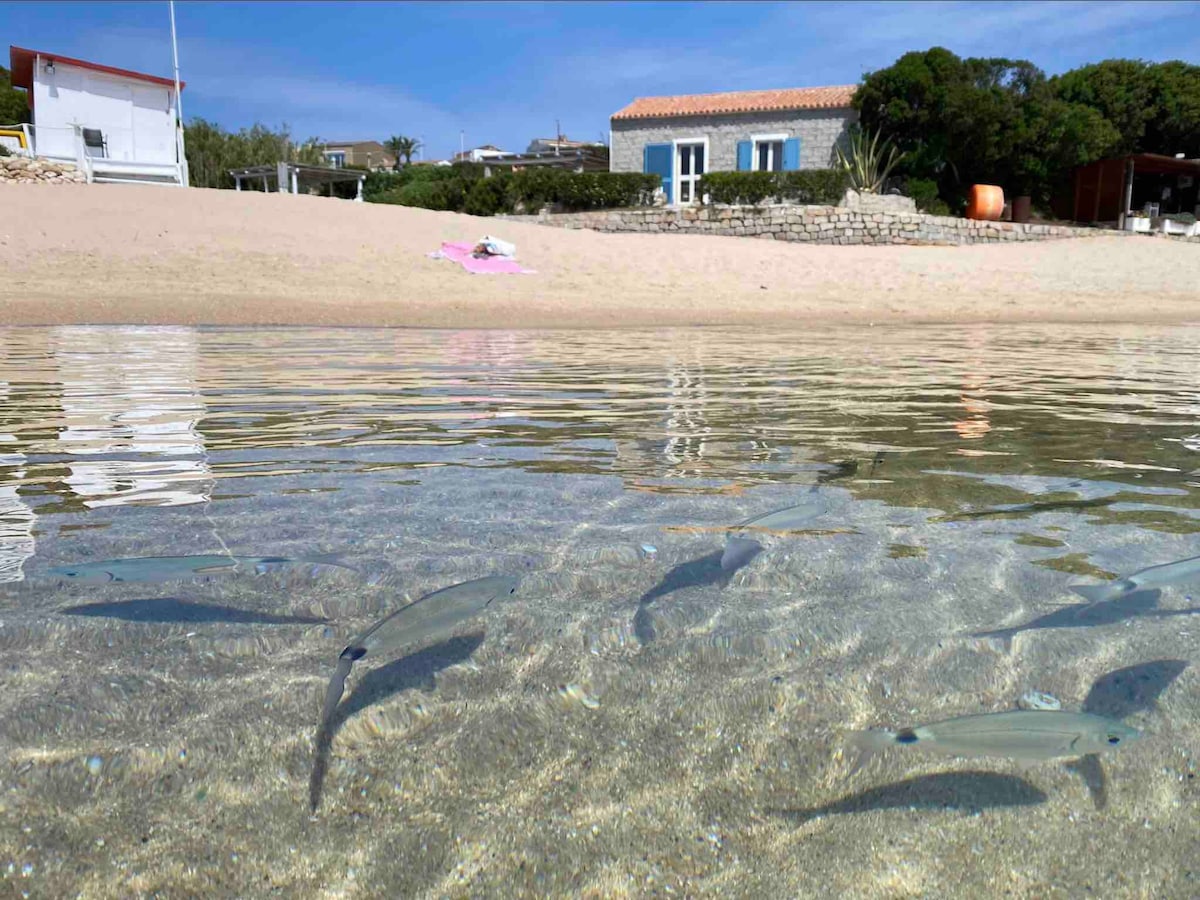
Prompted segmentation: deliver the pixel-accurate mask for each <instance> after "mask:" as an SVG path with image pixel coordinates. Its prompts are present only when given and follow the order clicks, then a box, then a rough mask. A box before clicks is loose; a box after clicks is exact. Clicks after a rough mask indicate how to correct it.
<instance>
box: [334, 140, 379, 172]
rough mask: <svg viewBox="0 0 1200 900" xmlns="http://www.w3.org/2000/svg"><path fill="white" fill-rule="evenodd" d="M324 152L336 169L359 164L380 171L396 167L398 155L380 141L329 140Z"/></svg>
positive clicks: (373, 170)
mask: <svg viewBox="0 0 1200 900" xmlns="http://www.w3.org/2000/svg"><path fill="white" fill-rule="evenodd" d="M324 154H325V161H326V162H328V163H329V164H330V165H331V166H333V167H334V168H335V169H341V168H343V167H345V166H359V167H361V168H364V169H370V170H371V171H372V172H378V171H380V170H382V169H394V168H396V157H394V156H392V154H390V153H388V152H387V149H386V148H385V147H384V146H383V144H381V143H379V141H329V142H328V143H326V144H325V150H324Z"/></svg>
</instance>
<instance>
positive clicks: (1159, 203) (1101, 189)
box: [1071, 153, 1200, 228]
mask: <svg viewBox="0 0 1200 900" xmlns="http://www.w3.org/2000/svg"><path fill="white" fill-rule="evenodd" d="M1198 187H1200V160H1196V159H1178V158H1176V157H1173V156H1163V155H1160V154H1157V153H1134V154H1131V155H1129V156H1119V157H1114V158H1112V159H1101V160H1097V161H1096V162H1094V163H1091V164H1089V165H1086V166H1080V167H1079V168H1078V169H1076V170H1075V193H1074V204H1073V209H1072V210H1071V218H1072V219H1074V220H1075V221H1076V222H1113V223H1116V224H1117V227H1119V228H1123V227H1124V225H1125V219H1126V217H1127V216H1129V215H1130V214H1132V213H1134V212H1140V211H1144V210H1146V209H1147V207H1150V208H1151V209H1155V210H1157V212H1156V213H1155V214H1156V215H1169V214H1170V213H1191V214H1193V215H1194V214H1195V212H1196V208H1197V205H1198V203H1200V196H1198Z"/></svg>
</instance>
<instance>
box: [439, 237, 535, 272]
mask: <svg viewBox="0 0 1200 900" xmlns="http://www.w3.org/2000/svg"><path fill="white" fill-rule="evenodd" d="M474 249H475V245H474V244H459V243H455V242H453V241H442V249H441V250H438V251H434V252H433V253H430V254H429V255H430V256H432V257H434V258H436V259H452V260H454V261H455V262H456V263H461V264H462V267H463V268H464V269H466V270H467V271H468V272H470V273H471V274H472V275H536V274H537V273H536V272H534V270H533V269H526V268H525V267H524V266H522V265H521V264H520V263H518V262H517V261H516V260H515V259H505V258H504V257H501V256H483V257H477V256H475V255H474V254H473V252H472V251H473V250H474Z"/></svg>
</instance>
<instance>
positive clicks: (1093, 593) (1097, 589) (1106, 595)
mask: <svg viewBox="0 0 1200 900" xmlns="http://www.w3.org/2000/svg"><path fill="white" fill-rule="evenodd" d="M1068 590H1070V591H1071V593H1073V594H1078V595H1079V596H1080V597H1082V598H1083V599H1084V600H1086V601H1087V602H1088V603H1103V602H1105V601H1106V600H1112V599H1113V598H1114V597H1116V596H1117V595H1118V594H1119V593H1120V591H1117V590H1114V588H1113V586H1112V584H1111V583H1109V584H1072V585H1068Z"/></svg>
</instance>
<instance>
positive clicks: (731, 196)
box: [700, 172, 775, 206]
mask: <svg viewBox="0 0 1200 900" xmlns="http://www.w3.org/2000/svg"><path fill="white" fill-rule="evenodd" d="M700 191H701V193H702V194H708V199H709V202H710V203H718V204H723V205H729V206H735V205H742V204H754V203H760V202H762V201H763V200H765V199H767V197H770V196H772V195H773V194H774V193H775V173H774V172H709V173H707V174H706V175H705V176H704V177H703V178H702V179H701V180H700Z"/></svg>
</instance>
